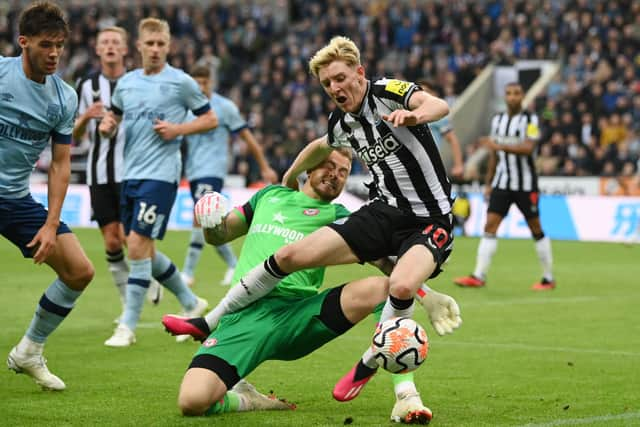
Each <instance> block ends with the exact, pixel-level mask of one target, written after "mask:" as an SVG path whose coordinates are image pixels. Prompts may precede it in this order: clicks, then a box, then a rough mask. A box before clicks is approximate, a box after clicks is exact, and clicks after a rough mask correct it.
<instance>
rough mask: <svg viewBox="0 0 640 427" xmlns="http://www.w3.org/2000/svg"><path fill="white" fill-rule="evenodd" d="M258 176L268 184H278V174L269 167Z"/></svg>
mask: <svg viewBox="0 0 640 427" xmlns="http://www.w3.org/2000/svg"><path fill="white" fill-rule="evenodd" d="M260 175H262V179H264V181H265V182H268V183H269V184H276V183H277V182H278V173H277V172H276V171H274V170H273V169H272V168H271V167H267V168H265V169H264V170H262V171H260Z"/></svg>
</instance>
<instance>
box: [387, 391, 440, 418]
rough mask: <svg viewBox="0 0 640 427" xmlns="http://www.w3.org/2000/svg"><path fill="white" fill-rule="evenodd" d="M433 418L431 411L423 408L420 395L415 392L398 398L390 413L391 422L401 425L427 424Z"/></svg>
mask: <svg viewBox="0 0 640 427" xmlns="http://www.w3.org/2000/svg"><path fill="white" fill-rule="evenodd" d="M431 418H433V413H432V412H431V409H429V408H427V407H426V406H424V404H423V403H422V399H420V394H419V393H415V392H410V393H405V394H401V395H400V396H398V398H397V399H396V404H395V405H393V410H392V411H391V421H394V422H396V423H403V424H423V425H426V424H429V422H430V421H431Z"/></svg>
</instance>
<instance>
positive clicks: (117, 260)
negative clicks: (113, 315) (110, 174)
mask: <svg viewBox="0 0 640 427" xmlns="http://www.w3.org/2000/svg"><path fill="white" fill-rule="evenodd" d="M89 194H90V197H91V211H92V219H94V220H95V221H96V222H97V223H98V226H99V227H100V232H101V234H102V240H103V242H104V248H105V252H106V258H107V264H108V267H109V272H110V273H111V277H112V278H113V283H114V285H115V286H116V288H117V289H118V293H119V295H120V301H121V303H122V306H123V309H124V299H125V295H126V286H127V277H128V276H129V266H128V265H127V260H126V258H125V255H124V245H125V237H124V230H123V229H122V225H121V223H120V187H119V184H113V185H111V184H102V185H91V186H89Z"/></svg>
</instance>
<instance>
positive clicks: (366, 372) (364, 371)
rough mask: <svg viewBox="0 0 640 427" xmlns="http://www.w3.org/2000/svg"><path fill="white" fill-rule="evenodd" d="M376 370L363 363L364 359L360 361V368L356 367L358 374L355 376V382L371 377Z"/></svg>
mask: <svg viewBox="0 0 640 427" xmlns="http://www.w3.org/2000/svg"><path fill="white" fill-rule="evenodd" d="M375 371H376V369H371V368H370V367H368V366H367V365H365V364H364V363H362V359H360V360H359V361H358V366H356V373H355V374H354V376H353V380H354V381H360V380H362V379H364V378H367V377H370V376H371V375H373V373H374V372H375Z"/></svg>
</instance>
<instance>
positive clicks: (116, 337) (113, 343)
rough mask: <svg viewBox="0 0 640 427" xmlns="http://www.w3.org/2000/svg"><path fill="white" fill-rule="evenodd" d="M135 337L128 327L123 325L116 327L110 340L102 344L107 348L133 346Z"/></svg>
mask: <svg viewBox="0 0 640 427" xmlns="http://www.w3.org/2000/svg"><path fill="white" fill-rule="evenodd" d="M135 342H136V335H135V334H134V333H133V331H132V330H131V329H129V327H128V326H127V325H125V324H123V323H121V324H119V325H118V326H117V327H116V330H115V331H114V332H113V335H112V336H111V338H109V339H108V340H106V341H105V342H104V345H106V346H107V347H129V346H130V345H131V344H135Z"/></svg>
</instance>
